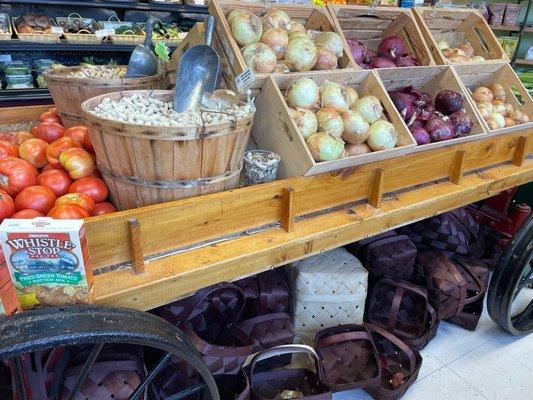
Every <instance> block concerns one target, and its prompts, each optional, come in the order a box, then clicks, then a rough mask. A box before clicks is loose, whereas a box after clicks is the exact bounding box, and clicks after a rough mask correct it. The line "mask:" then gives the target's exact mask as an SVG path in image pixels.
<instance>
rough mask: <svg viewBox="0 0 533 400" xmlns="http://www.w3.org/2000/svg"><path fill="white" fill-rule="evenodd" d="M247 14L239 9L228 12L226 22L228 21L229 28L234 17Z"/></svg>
mask: <svg viewBox="0 0 533 400" xmlns="http://www.w3.org/2000/svg"><path fill="white" fill-rule="evenodd" d="M248 13H249V12H248V11H246V10H243V9H240V8H239V9H236V10H233V11H232V12H230V13H229V14H228V17H227V21H228V24H229V26H231V23H232V22H233V20H234V19H235V17H237V16H238V15H239V14H248Z"/></svg>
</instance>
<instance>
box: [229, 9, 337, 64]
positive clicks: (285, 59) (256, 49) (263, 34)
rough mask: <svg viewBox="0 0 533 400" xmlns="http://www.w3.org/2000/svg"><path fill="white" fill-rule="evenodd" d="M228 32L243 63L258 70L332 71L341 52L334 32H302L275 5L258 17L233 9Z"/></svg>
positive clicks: (295, 23)
mask: <svg viewBox="0 0 533 400" xmlns="http://www.w3.org/2000/svg"><path fill="white" fill-rule="evenodd" d="M227 21H228V24H229V26H230V29H231V33H232V34H233V37H234V38H235V41H236V42H237V44H238V45H239V46H240V47H241V51H242V54H243V57H244V61H245V63H246V65H247V66H248V67H250V68H252V69H253V70H254V71H255V72H258V73H271V72H290V71H310V70H312V69H314V70H332V69H336V68H337V67H338V66H339V62H338V60H339V58H340V57H342V56H343V54H344V45H343V41H342V38H341V37H340V35H339V34H337V33H335V32H318V31H312V30H309V31H307V32H306V30H305V28H304V27H303V25H302V24H300V23H298V22H295V21H293V20H291V18H290V17H289V15H288V14H287V13H286V12H284V11H282V10H279V9H277V8H270V9H269V10H268V11H267V12H266V13H265V14H264V15H263V16H261V17H259V16H257V15H255V14H252V13H251V12H249V11H246V10H242V9H236V10H233V11H231V12H230V13H229V14H228V15H227Z"/></svg>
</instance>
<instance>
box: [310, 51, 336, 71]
mask: <svg viewBox="0 0 533 400" xmlns="http://www.w3.org/2000/svg"><path fill="white" fill-rule="evenodd" d="M336 68H337V57H336V56H335V53H333V52H332V51H331V50H329V49H326V48H325V47H321V46H317V59H316V64H315V66H314V68H313V69H316V70H331V69H336Z"/></svg>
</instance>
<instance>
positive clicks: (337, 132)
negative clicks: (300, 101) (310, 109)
mask: <svg viewBox="0 0 533 400" xmlns="http://www.w3.org/2000/svg"><path fill="white" fill-rule="evenodd" d="M315 116H316V120H317V121H318V130H319V131H321V132H327V133H330V134H332V135H334V136H337V137H341V136H342V132H343V131H344V122H343V121H342V117H341V116H340V114H339V113H338V112H337V111H336V110H335V109H333V108H328V107H325V108H321V109H320V110H318V111H317V112H316V114H315Z"/></svg>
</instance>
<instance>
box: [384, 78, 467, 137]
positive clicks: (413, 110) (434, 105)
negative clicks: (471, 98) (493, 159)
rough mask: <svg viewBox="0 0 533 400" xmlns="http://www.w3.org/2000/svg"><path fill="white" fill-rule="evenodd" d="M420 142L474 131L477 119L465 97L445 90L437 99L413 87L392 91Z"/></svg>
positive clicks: (397, 107) (397, 105) (414, 135)
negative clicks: (471, 113)
mask: <svg viewBox="0 0 533 400" xmlns="http://www.w3.org/2000/svg"><path fill="white" fill-rule="evenodd" d="M389 95H390V97H391V100H392V102H393V103H394V105H395V107H396V109H397V110H398V111H399V112H400V115H401V116H402V117H403V119H404V121H405V122H406V123H407V127H408V128H409V130H410V131H411V133H412V134H413V137H414V139H415V140H416V143H417V144H418V145H422V144H428V143H431V142H441V141H444V140H450V139H454V138H458V137H463V136H467V135H468V134H470V131H471V130H472V126H473V119H472V117H471V116H470V115H468V114H467V113H466V111H465V110H464V108H463V103H464V98H463V96H462V95H461V94H460V93H457V92H454V91H453V90H442V91H440V92H439V93H437V96H435V101H434V102H433V99H432V98H431V96H430V95H429V94H427V93H424V92H421V91H419V90H417V89H415V88H414V87H412V86H407V87H405V88H403V89H401V90H395V91H392V92H389Z"/></svg>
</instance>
